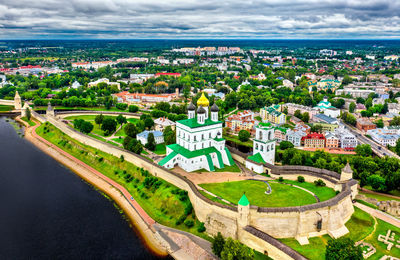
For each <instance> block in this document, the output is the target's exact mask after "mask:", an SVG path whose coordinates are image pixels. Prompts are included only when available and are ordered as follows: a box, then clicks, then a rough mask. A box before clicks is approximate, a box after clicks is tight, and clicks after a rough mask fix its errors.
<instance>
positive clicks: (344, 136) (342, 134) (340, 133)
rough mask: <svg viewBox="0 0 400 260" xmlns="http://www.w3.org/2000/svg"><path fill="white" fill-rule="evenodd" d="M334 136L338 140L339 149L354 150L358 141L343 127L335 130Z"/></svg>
mask: <svg viewBox="0 0 400 260" xmlns="http://www.w3.org/2000/svg"><path fill="white" fill-rule="evenodd" d="M334 133H335V135H336V136H337V137H338V138H339V146H340V148H343V149H346V150H349V149H350V150H351V149H354V148H356V146H357V144H358V141H357V137H356V136H355V135H354V134H352V133H351V132H350V131H349V130H347V129H346V128H345V127H344V126H340V127H339V128H337V129H335V132H334Z"/></svg>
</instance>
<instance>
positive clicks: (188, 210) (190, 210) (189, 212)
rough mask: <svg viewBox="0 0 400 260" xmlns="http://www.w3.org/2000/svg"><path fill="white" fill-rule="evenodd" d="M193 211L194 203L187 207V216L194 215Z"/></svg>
mask: <svg viewBox="0 0 400 260" xmlns="http://www.w3.org/2000/svg"><path fill="white" fill-rule="evenodd" d="M192 211H193V206H192V203H190V202H189V203H188V204H187V206H186V207H185V215H186V216H189V215H190V214H192Z"/></svg>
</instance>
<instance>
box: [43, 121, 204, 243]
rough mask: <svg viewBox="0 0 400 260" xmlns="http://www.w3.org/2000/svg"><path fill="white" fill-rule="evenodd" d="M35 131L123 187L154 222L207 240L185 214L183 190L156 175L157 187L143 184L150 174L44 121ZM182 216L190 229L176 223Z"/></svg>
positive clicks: (185, 199)
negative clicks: (190, 224)
mask: <svg viewBox="0 0 400 260" xmlns="http://www.w3.org/2000/svg"><path fill="white" fill-rule="evenodd" d="M36 131H37V133H38V134H39V135H40V136H42V137H43V138H45V139H46V140H48V141H50V142H51V143H53V144H55V145H57V146H58V147H60V148H61V149H63V150H64V151H66V152H68V153H70V154H71V155H73V156H74V157H76V158H78V159H79V160H81V161H83V162H85V163H86V164H88V165H90V166H92V167H93V168H94V169H96V170H98V171H99V172H101V173H102V174H104V175H105V176H107V177H109V178H111V179H113V180H115V181H116V182H118V183H119V184H121V185H122V186H124V187H125V188H126V189H127V190H128V191H129V193H130V194H132V196H133V197H134V198H135V200H136V201H137V202H138V203H139V204H140V206H142V207H143V209H144V210H145V211H146V212H147V213H148V214H149V215H150V216H151V217H152V218H153V219H154V220H155V221H157V222H159V223H161V224H163V225H166V226H170V227H173V228H177V229H181V230H184V231H188V232H191V233H193V234H195V235H199V236H201V237H203V238H206V239H209V237H208V236H207V235H205V234H204V233H199V232H198V231H197V228H198V227H199V225H200V222H199V221H198V220H197V219H196V217H195V215H194V214H191V213H189V214H188V215H185V208H187V207H189V205H190V200H189V199H188V197H187V195H184V194H185V192H184V191H182V190H180V189H178V188H177V187H175V186H174V185H172V184H170V183H168V182H166V181H164V180H162V179H159V178H156V181H157V182H159V186H158V187H157V188H156V187H155V186H154V185H153V186H151V187H146V185H145V179H146V177H148V178H150V177H151V175H149V174H148V173H147V172H146V171H143V170H142V169H140V168H139V167H137V166H135V165H133V164H131V163H129V162H127V161H121V159H120V158H117V157H115V156H112V155H110V154H108V153H105V152H103V151H100V150H98V149H95V148H93V147H90V146H87V145H84V144H81V143H79V142H78V141H76V140H74V139H72V138H71V137H69V136H67V135H65V134H64V133H62V132H61V131H60V130H58V129H57V128H55V127H54V126H53V125H51V124H48V123H46V124H43V125H41V126H40V127H38V128H37V130H36ZM154 178H155V177H154ZM182 194H183V195H182ZM190 212H191V211H190ZM181 216H185V217H186V219H187V220H192V221H194V222H195V225H194V226H193V227H190V228H189V227H187V226H186V225H185V224H183V223H179V222H178V223H177V220H178V219H179V218H180V217H181Z"/></svg>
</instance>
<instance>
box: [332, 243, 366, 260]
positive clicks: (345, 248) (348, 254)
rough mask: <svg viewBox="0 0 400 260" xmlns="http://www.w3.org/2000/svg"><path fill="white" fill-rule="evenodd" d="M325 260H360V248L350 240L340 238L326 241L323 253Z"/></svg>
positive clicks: (361, 257)
mask: <svg viewBox="0 0 400 260" xmlns="http://www.w3.org/2000/svg"><path fill="white" fill-rule="evenodd" d="M325 259H326V260H343V259H346V260H362V259H363V256H362V251H361V247H358V246H355V245H354V241H353V240H351V239H350V238H345V237H341V238H338V239H332V240H329V241H328V245H327V246H326V252H325Z"/></svg>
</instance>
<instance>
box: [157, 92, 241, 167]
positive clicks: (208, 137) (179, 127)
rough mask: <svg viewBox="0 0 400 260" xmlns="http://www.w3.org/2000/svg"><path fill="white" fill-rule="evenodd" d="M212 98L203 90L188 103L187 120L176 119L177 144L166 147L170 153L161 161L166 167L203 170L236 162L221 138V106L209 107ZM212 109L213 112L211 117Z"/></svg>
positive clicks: (160, 163)
mask: <svg viewBox="0 0 400 260" xmlns="http://www.w3.org/2000/svg"><path fill="white" fill-rule="evenodd" d="M209 104H210V103H209V101H208V99H207V98H206V97H205V96H204V93H203V94H202V96H201V97H200V98H199V100H198V101H197V113H196V107H195V106H194V104H193V103H190V104H189V106H188V119H185V120H180V121H177V122H176V144H171V145H168V146H167V156H166V157H165V158H164V159H162V160H161V161H160V162H159V163H158V164H159V165H161V166H164V167H165V168H167V169H172V168H174V167H175V166H179V167H181V168H182V169H183V170H185V171H186V172H192V171H196V170H200V169H206V170H208V171H215V167H217V168H219V169H221V168H224V167H225V165H229V166H231V165H233V164H234V161H233V159H232V156H231V154H230V152H229V150H228V149H227V148H226V147H225V139H223V138H222V124H223V122H222V121H219V120H218V111H219V108H218V106H217V105H216V104H215V103H214V105H213V106H212V107H211V108H210V109H209ZM209 110H210V111H211V113H210V116H209Z"/></svg>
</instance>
